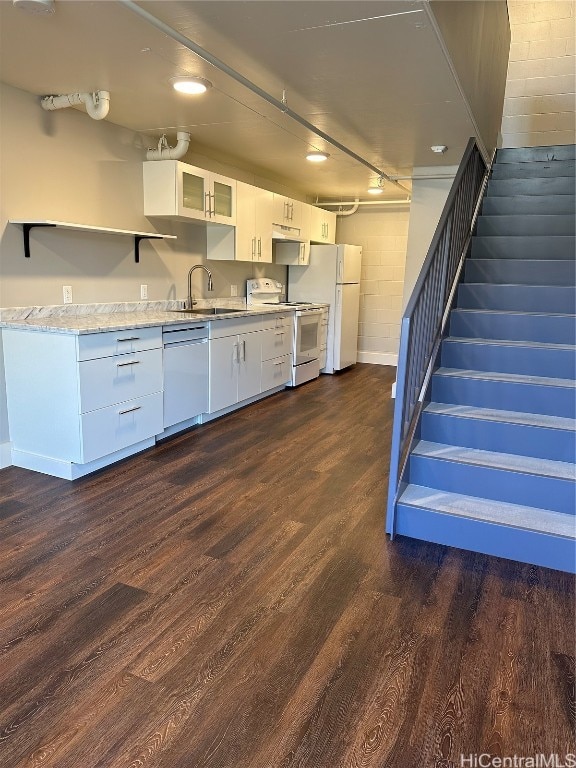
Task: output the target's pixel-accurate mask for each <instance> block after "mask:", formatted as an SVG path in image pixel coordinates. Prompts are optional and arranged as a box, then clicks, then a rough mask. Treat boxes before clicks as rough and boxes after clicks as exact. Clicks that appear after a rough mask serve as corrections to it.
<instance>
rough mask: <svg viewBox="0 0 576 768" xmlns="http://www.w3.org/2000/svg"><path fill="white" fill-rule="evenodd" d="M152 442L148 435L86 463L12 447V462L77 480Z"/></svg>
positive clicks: (36, 470)
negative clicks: (63, 459)
mask: <svg viewBox="0 0 576 768" xmlns="http://www.w3.org/2000/svg"><path fill="white" fill-rule="evenodd" d="M154 443H155V440H154V438H153V437H149V438H147V439H146V440H142V441H141V442H139V443H135V444H134V445H129V446H128V447H127V448H122V449H121V450H119V451H115V452H114V453H110V454H108V455H107V456H103V457H102V458H101V459H95V460H94V461H89V462H87V463H86V464H75V463H74V462H72V461H62V460H61V459H53V458H51V457H50V456H40V455H38V454H36V453H28V452H27V451H17V450H16V449H13V450H12V463H13V464H14V465H15V466H16V467H22V469H32V470H33V471H34V472H41V473H42V474H44V475H52V477H60V478H62V480H77V479H78V478H80V477H84V476H85V475H89V474H90V473H91V472H96V471H97V470H98V469H103V468H104V467H107V466H108V465H110V464H113V463H114V462H116V461H120V460H121V459H127V458H128V457H129V456H133V455H134V454H135V453H140V451H143V450H145V449H146V448H151V447H152V446H153V445H154Z"/></svg>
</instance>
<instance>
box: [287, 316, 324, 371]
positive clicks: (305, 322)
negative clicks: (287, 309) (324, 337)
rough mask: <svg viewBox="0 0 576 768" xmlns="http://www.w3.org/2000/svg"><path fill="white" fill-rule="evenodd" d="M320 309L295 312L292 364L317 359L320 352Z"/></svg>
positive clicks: (300, 363)
mask: <svg viewBox="0 0 576 768" xmlns="http://www.w3.org/2000/svg"><path fill="white" fill-rule="evenodd" d="M321 319H322V311H321V310H319V311H318V312H316V311H310V310H308V311H303V312H296V314H295V317H294V323H295V326H294V329H295V330H294V364H295V365H302V364H303V363H309V362H310V361H311V360H317V359H318V357H319V354H320V350H319V339H320V321H321Z"/></svg>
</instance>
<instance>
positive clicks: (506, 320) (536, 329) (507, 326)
mask: <svg viewBox="0 0 576 768" xmlns="http://www.w3.org/2000/svg"><path fill="white" fill-rule="evenodd" d="M450 336H466V337H470V338H476V339H509V340H511V341H540V342H550V343H551V344H576V319H575V317H574V315H535V314H524V313H517V314H514V313H509V314H508V313H492V312H482V311H478V312H470V311H465V310H464V311H463V310H459V309H454V310H452V312H451V313H450Z"/></svg>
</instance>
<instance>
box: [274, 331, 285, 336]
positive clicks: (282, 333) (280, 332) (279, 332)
mask: <svg viewBox="0 0 576 768" xmlns="http://www.w3.org/2000/svg"><path fill="white" fill-rule="evenodd" d="M274 336H284V331H276V333H275V334H274Z"/></svg>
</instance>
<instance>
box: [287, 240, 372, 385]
mask: <svg viewBox="0 0 576 768" xmlns="http://www.w3.org/2000/svg"><path fill="white" fill-rule="evenodd" d="M361 266H362V248H361V247H360V246H359V245H312V246H310V264H309V265H308V266H307V267H289V268H288V300H289V301H311V302H318V303H322V304H330V314H329V318H328V339H327V348H326V367H325V368H323V369H322V372H323V373H334V371H340V370H342V368H347V367H348V366H350V365H354V363H355V362H356V360H357V356H358V353H357V348H358V313H359V309H360V270H361Z"/></svg>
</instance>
